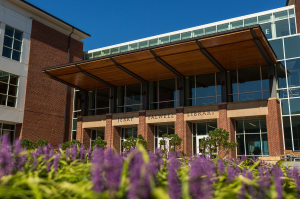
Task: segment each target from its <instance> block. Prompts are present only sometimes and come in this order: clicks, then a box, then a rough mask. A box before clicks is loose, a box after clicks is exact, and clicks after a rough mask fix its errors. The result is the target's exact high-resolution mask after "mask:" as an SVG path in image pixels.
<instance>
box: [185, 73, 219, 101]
mask: <svg viewBox="0 0 300 199" xmlns="http://www.w3.org/2000/svg"><path fill="white" fill-rule="evenodd" d="M185 80H186V82H185V85H186V99H187V101H186V106H196V105H205V104H217V103H219V102H221V81H220V73H212V74H206V75H197V76H191V77H186V79H185Z"/></svg>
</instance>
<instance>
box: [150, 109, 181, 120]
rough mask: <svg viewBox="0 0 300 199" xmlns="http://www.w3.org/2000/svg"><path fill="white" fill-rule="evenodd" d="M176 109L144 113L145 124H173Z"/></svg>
mask: <svg viewBox="0 0 300 199" xmlns="http://www.w3.org/2000/svg"><path fill="white" fill-rule="evenodd" d="M175 121H176V109H167V110H154V111H147V112H146V123H162V122H175Z"/></svg>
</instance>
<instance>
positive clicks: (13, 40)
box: [10, 29, 16, 59]
mask: <svg viewBox="0 0 300 199" xmlns="http://www.w3.org/2000/svg"><path fill="white" fill-rule="evenodd" d="M15 31H16V29H14V32H13V35H12V46H11V49H12V50H11V53H10V58H11V59H12V55H13V52H14V43H15Z"/></svg>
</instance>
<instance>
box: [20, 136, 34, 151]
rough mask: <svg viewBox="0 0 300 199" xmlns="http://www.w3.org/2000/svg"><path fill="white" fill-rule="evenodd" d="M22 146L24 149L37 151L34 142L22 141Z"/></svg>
mask: <svg viewBox="0 0 300 199" xmlns="http://www.w3.org/2000/svg"><path fill="white" fill-rule="evenodd" d="M21 146H22V148H24V147H26V149H28V150H30V149H35V147H34V144H33V142H32V141H31V140H29V139H24V138H23V139H21Z"/></svg>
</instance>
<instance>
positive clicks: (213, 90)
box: [42, 1, 300, 160]
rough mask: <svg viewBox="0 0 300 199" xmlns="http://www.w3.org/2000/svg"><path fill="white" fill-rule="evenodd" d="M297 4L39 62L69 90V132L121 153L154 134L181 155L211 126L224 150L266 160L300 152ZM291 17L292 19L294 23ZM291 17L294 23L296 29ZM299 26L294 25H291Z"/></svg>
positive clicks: (154, 141) (156, 144) (151, 145)
mask: <svg viewBox="0 0 300 199" xmlns="http://www.w3.org/2000/svg"><path fill="white" fill-rule="evenodd" d="M297 15H298V16H300V2H299V1H296V3H295V2H292V1H287V3H286V6H285V7H282V8H278V9H274V10H269V11H264V12H260V13H255V14H251V15H246V16H242V17H237V18H233V19H228V20H224V21H219V22H215V23H211V24H205V25H201V26H197V27H193V28H188V29H184V30H179V31H175V32H171V33H166V34H161V35H157V36H153V37H149V38H143V39H138V40H135V41H130V42H126V43H122V44H117V45H113V46H108V47H104V48H99V49H95V50H90V51H87V52H84V58H83V60H82V61H76V62H72V63H67V64H63V65H57V66H52V67H47V68H43V69H42V72H43V73H44V74H45V75H48V76H49V77H51V78H52V79H53V80H56V81H58V82H61V83H62V84H65V85H68V86H70V87H73V88H74V97H73V98H74V102H73V103H74V105H73V111H72V113H73V115H72V118H73V120H72V122H73V128H72V130H71V132H70V134H71V136H70V137H71V138H70V139H76V140H79V141H80V142H82V143H84V145H85V146H87V147H89V146H90V145H91V143H92V142H93V141H94V140H95V139H96V138H97V137H99V136H100V137H101V138H102V139H104V140H105V141H106V142H107V147H113V148H115V149H116V150H117V151H120V152H121V151H122V150H123V149H122V142H124V141H125V140H126V139H127V138H129V137H137V136H138V135H139V134H141V135H142V136H143V137H144V138H145V139H146V140H147V142H148V143H147V150H149V151H155V149H156V148H160V140H161V139H162V135H163V134H169V135H170V134H177V135H178V136H179V137H180V138H182V140H183V141H182V144H181V150H183V151H184V153H185V154H187V155H188V156H189V155H193V154H199V153H200V152H201V151H200V150H199V142H200V141H201V139H203V138H205V137H207V133H208V132H209V131H211V130H214V129H216V128H223V129H225V130H226V131H228V132H229V135H230V140H234V141H236V142H237V143H238V147H237V148H236V149H235V150H233V151H232V152H231V153H230V154H229V156H230V157H233V158H236V157H240V156H243V155H246V156H258V157H260V158H261V159H265V160H275V159H278V158H279V156H278V155H279V154H283V153H284V151H285V150H293V151H300V50H299V49H300V34H299V33H298V32H297V29H298V30H299V29H300V23H299V21H300V18H299V19H298V20H297ZM297 21H298V22H297ZM297 24H298V27H297ZM299 32H300V31H299Z"/></svg>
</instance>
